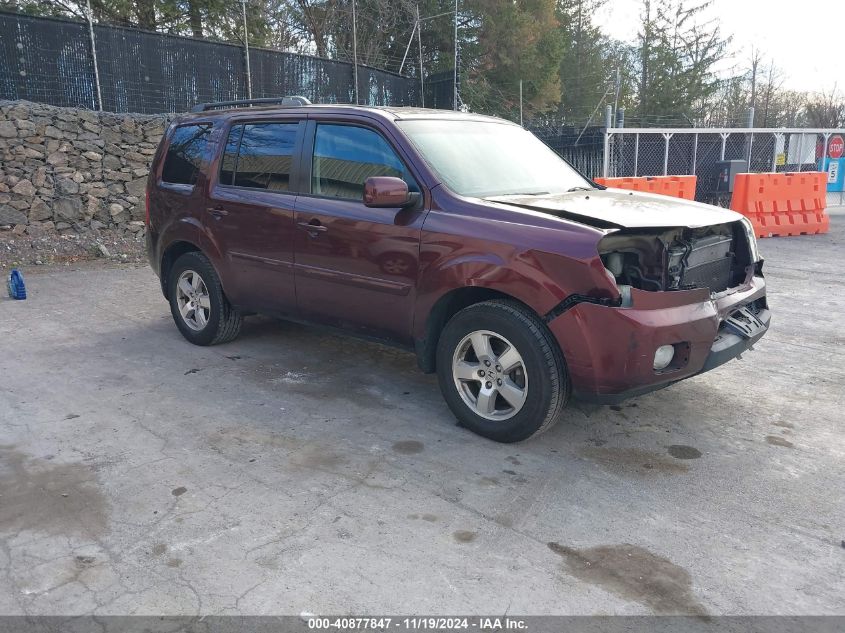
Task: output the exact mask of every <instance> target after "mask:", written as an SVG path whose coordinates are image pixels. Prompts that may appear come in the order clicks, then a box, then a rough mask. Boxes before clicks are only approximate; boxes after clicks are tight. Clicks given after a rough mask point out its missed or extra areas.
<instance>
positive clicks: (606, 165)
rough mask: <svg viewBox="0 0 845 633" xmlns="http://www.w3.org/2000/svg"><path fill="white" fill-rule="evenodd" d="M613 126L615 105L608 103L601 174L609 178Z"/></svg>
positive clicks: (605, 113) (605, 112) (605, 115)
mask: <svg viewBox="0 0 845 633" xmlns="http://www.w3.org/2000/svg"><path fill="white" fill-rule="evenodd" d="M612 126H613V106H612V105H608V106H607V107H606V108H605V110H604V158H603V160H602V168H601V172H602V173H601V175H602V176H603V177H604V178H607V176H608V174H609V171H610V135H611V134H612V132H611V131H610V129H611V127H612Z"/></svg>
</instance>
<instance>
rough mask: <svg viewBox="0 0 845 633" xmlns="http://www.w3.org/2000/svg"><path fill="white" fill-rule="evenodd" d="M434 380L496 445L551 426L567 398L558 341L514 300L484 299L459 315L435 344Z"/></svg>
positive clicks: (463, 418) (462, 416) (464, 418)
mask: <svg viewBox="0 0 845 633" xmlns="http://www.w3.org/2000/svg"><path fill="white" fill-rule="evenodd" d="M437 375H438V380H439V382H440V390H441V391H442V392H443V397H444V398H445V400H446V403H447V404H448V405H449V408H450V409H451V410H452V412H453V413H454V414H455V416H456V417H457V418H458V420H459V421H460V422H461V423H462V424H463V425H464V426H466V427H467V428H469V429H470V430H472V431H474V432H475V433H478V434H479V435H483V436H484V437H488V438H490V439H492V440H496V441H497V442H519V441H521V440H524V439H527V438H529V437H531V436H532V435H536V434H538V433H541V432H542V431H545V430H546V429H548V428H550V427H551V426H552V425H553V424H554V423H555V422H556V421H557V420H558V418H559V417H560V413H561V410H562V409H563V407H564V406H565V404H566V401H567V399H568V397H569V380H568V377H567V375H566V365H565V363H564V360H563V356H562V354H561V353H560V349H559V348H558V346H557V343H556V342H555V341H554V339H553V338H552V336H551V334H550V333H549V331H548V330H547V329H546V327H545V326H544V325H543V323H542V322H541V321H540V320H539V319H538V318H537V317H536V315H534V314H533V313H532V312H531V311H530V310H528V309H526V308H525V307H523V306H522V305H520V304H518V303H516V302H514V301H505V300H493V301H485V302H483V303H478V304H475V305H472V306H469V307H468V308H465V309H463V310H461V311H460V312H458V313H457V314H455V315H454V316H453V317H452V318H451V319H450V320H449V322H448V323H447V324H446V327H445V328H444V329H443V332H442V333H441V335H440V340H439V342H438V345H437Z"/></svg>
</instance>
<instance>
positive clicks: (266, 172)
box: [205, 120, 305, 315]
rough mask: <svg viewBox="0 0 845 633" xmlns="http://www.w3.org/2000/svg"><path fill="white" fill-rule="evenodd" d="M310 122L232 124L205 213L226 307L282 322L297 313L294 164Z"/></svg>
mask: <svg viewBox="0 0 845 633" xmlns="http://www.w3.org/2000/svg"><path fill="white" fill-rule="evenodd" d="M304 132H305V122H304V121H296V120H292V121H291V120H287V121H256V122H248V121H244V122H238V121H236V122H234V123H233V125H232V126H231V128H230V129H229V132H228V136H227V141H226V147H225V151H224V153H223V157H222V159H221V161H220V168H219V172H218V176H217V179H216V181H215V182H214V183H213V184H212V186H211V189H210V192H209V198H208V204H207V207H208V208H207V209H206V212H207V213H206V220H205V224H206V226H207V231H206V232H207V234H208V235H210V236H211V237H212V239H213V240H214V241H215V245H216V249H217V250H218V251H219V252H220V253H221V255H222V259H223V262H222V266H220V267H219V271H220V276H221V279H222V282H223V287H224V289H225V290H226V293H227V295H228V296H229V299H230V300H231V301H232V303H234V304H235V305H238V306H239V307H241V308H245V309H250V310H257V311H264V312H270V313H275V314H280V315H286V314H293V313H294V312H295V310H296V293H295V290H294V279H293V250H294V234H295V229H294V204H295V202H296V187H295V186H292V182H293V180H292V175H294V176H295V173H296V165H295V163H296V162H297V160H295V157H297V158H298V156H299V154H300V151H299V148H300V146H301V141H302V138H303V135H304Z"/></svg>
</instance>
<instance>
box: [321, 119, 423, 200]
mask: <svg viewBox="0 0 845 633" xmlns="http://www.w3.org/2000/svg"><path fill="white" fill-rule="evenodd" d="M371 176H394V177H396V178H401V179H402V180H404V181H405V182H406V183H408V189H409V190H410V191H419V187H418V185H417V183H416V181H414V179H413V178H412V177H411V175H410V174H409V173H408V170H407V169H406V168H405V165H404V164H403V163H402V161H401V160H399V157H398V156H397V155H396V153H395V152H394V151H393V148H392V147H390V145H389V144H388V142H387V141H386V140H385V139H384V138H383V137H382V136H381V135H380V134H379V133H377V132H375V131H373V130H368V129H366V128H362V127H354V126H351V125H332V124H319V125H317V134H316V138H315V139H314V159H313V161H312V163H311V193H313V194H315V195H318V196H328V197H332V198H344V199H347V200H361V199H362V198H363V196H364V182H365V181H366V180H367V178H370V177H371Z"/></svg>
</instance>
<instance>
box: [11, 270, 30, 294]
mask: <svg viewBox="0 0 845 633" xmlns="http://www.w3.org/2000/svg"><path fill="white" fill-rule="evenodd" d="M6 285H7V286H8V288H9V296H10V297H11V298H12V299H26V286H25V285H24V283H23V275H21V273H20V271H19V270H18V269H17V268H13V269H12V272H11V273H9V281H8V282H7V284H6Z"/></svg>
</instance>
